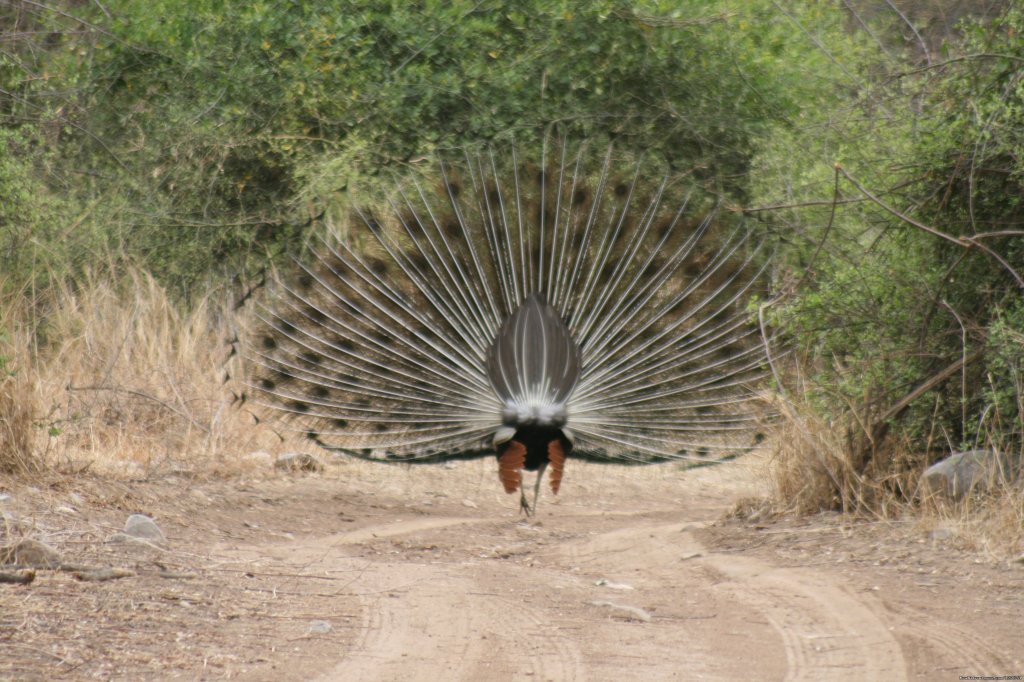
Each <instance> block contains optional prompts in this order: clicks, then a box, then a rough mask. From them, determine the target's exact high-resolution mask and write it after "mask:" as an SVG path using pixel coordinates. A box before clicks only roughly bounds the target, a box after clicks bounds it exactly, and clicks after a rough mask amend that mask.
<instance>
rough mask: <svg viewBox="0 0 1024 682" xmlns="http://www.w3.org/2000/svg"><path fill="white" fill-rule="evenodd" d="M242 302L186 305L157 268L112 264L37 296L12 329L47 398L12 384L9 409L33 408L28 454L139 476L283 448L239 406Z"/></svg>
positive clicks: (23, 442)
mask: <svg viewBox="0 0 1024 682" xmlns="http://www.w3.org/2000/svg"><path fill="white" fill-rule="evenodd" d="M232 302H233V299H232V296H231V295H230V294H229V293H227V292H224V291H217V292H214V293H213V294H211V295H209V296H207V297H206V298H205V299H203V300H201V301H198V302H197V303H196V304H194V305H193V306H192V307H191V309H190V310H188V311H183V310H182V309H181V308H179V307H178V306H176V305H175V304H174V303H173V302H172V301H171V300H170V299H169V297H168V295H167V292H166V291H164V290H163V289H162V288H161V287H160V285H159V284H158V283H157V282H156V281H155V280H154V279H153V278H152V277H151V276H149V275H147V274H145V273H141V272H137V271H136V272H129V273H127V274H122V275H119V276H116V277H115V276H114V275H111V274H110V273H109V271H108V272H107V273H106V274H96V275H93V276H90V277H87V278H85V279H84V281H82V282H80V283H78V285H77V286H74V287H72V286H70V285H65V286H62V287H59V288H56V289H54V290H52V291H50V292H48V293H47V295H46V297H45V298H40V299H36V300H33V301H31V302H27V303H25V304H24V305H23V306H22V307H21V310H20V312H19V313H18V314H15V315H12V316H9V317H10V319H9V320H8V321H7V328H8V329H10V330H11V332H10V341H11V345H12V346H14V347H15V348H17V349H18V352H19V354H20V356H22V357H23V358H24V362H23V363H19V365H18V366H20V367H24V368H27V369H25V370H23V371H21V372H19V373H18V375H17V376H16V378H17V380H18V381H19V382H20V383H19V384H17V386H19V387H20V388H18V389H17V391H18V392H19V393H20V394H22V395H28V394H29V390H28V388H27V387H32V388H33V391H31V393H33V394H34V395H35V397H36V401H35V403H32V402H31V401H28V400H26V401H24V402H22V401H21V400H20V399H15V398H8V397H5V396H7V395H8V394H10V393H11V391H12V390H14V389H7V390H5V389H3V388H0V410H8V411H11V410H13V414H17V415H21V416H20V417H19V419H20V421H19V422H18V424H19V427H18V429H17V432H18V433H19V434H21V435H20V436H19V439H20V440H18V441H17V442H18V443H19V444H20V447H21V450H20V452H22V453H23V454H21V455H20V457H21V458H23V459H25V460H27V461H31V462H32V464H31V466H32V467H36V468H38V467H42V466H44V465H55V464H56V465H59V466H62V467H64V466H68V467H69V468H72V469H75V470H78V469H81V468H83V467H89V468H92V469H99V470H101V471H103V470H105V471H110V472H114V473H124V474H127V475H130V476H138V475H143V474H145V473H147V472H150V471H153V470H154V469H159V468H161V467H164V468H189V469H194V468H196V467H197V466H199V465H200V464H205V465H213V466H214V467H217V466H221V465H222V464H225V463H228V462H230V461H232V460H234V461H237V460H238V457H237V455H239V454H244V453H246V452H250V451H252V450H257V449H264V450H273V449H277V448H278V447H279V446H280V439H279V438H278V437H277V436H276V435H275V434H273V433H271V432H270V431H269V430H267V429H264V428H262V427H259V426H257V425H256V424H255V420H254V419H253V418H252V416H251V415H250V414H249V413H248V412H247V411H246V410H244V409H241V410H240V409H238V407H237V405H233V404H232V403H233V400H234V397H235V396H236V395H239V394H240V393H241V391H242V390H243V388H242V387H241V386H240V385H239V382H238V381H237V380H236V379H235V378H234V377H235V376H236V374H237V367H236V364H237V358H232V357H230V355H231V353H230V350H231V347H230V345H229V344H228V340H229V339H231V338H233V337H234V335H235V333H236V329H235V328H234V327H235V325H236V324H237V322H236V321H235V320H236V316H235V315H234V314H233V312H232V311H231V304H232ZM5 385H6V384H5ZM33 404H34V405H36V407H35V408H34V409H33V408H32V405H33ZM6 405H10V406H9V407H5V406H6ZM33 411H34V414H32V412H33ZM4 437H5V436H4V435H2V434H0V443H3V440H2V439H3V438H4ZM7 437H10V436H7Z"/></svg>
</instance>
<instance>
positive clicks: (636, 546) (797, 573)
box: [560, 519, 906, 681]
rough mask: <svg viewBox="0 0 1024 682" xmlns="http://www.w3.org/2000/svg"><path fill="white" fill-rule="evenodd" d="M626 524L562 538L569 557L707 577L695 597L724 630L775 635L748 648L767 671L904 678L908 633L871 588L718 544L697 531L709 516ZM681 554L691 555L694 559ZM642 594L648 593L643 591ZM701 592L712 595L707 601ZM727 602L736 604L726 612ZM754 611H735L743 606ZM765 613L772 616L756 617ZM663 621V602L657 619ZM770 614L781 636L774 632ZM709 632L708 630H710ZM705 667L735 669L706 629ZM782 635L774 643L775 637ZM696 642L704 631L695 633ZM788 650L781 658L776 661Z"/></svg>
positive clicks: (679, 576)
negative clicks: (860, 589) (699, 520)
mask: <svg viewBox="0 0 1024 682" xmlns="http://www.w3.org/2000/svg"><path fill="white" fill-rule="evenodd" d="M638 521H639V523H636V524H634V525H632V526H630V527H627V528H620V529H616V530H614V531H611V532H607V533H602V534H598V535H596V536H594V537H591V538H588V539H587V540H586V541H584V542H582V543H577V544H576V545H574V546H569V547H566V548H563V549H562V550H560V551H562V552H564V553H565V555H566V557H567V559H568V560H569V562H588V563H589V564H590V566H591V569H592V570H593V569H595V568H600V569H601V570H602V571H604V572H606V573H608V572H610V573H613V574H616V575H630V574H632V575H638V576H640V578H639V581H638V582H639V585H638V587H641V588H642V587H643V586H644V584H645V583H646V584H647V585H648V586H649V587H650V588H653V589H656V590H658V591H660V592H662V593H663V594H664V593H666V592H670V591H671V590H672V589H673V587H674V586H676V585H678V583H679V582H680V581H684V580H686V579H687V578H689V579H694V578H696V579H700V577H701V573H702V571H700V570H698V569H704V571H703V573H704V576H703V580H702V581H701V582H700V583H698V584H697V585H696V588H697V591H699V592H700V593H702V594H703V596H704V599H703V600H702V599H700V598H698V599H693V600H691V601H693V602H695V604H694V605H695V606H696V607H698V608H703V609H717V613H718V617H719V618H722V616H723V615H726V616H729V617H730V618H731V620H730V618H725V619H723V620H724V621H725V622H727V623H728V624H723V625H721V626H720V627H718V628H717V632H718V634H721V632H722V630H725V631H726V632H728V631H730V630H732V629H733V628H740V630H739V632H741V633H742V638H743V639H747V640H748V641H750V642H754V641H759V642H762V643H763V642H766V641H767V642H769V648H768V650H764V649H761V650H755V649H753V648H751V649H750V650H748V652H747V655H748V656H749V655H751V654H755V651H756V654H755V656H756V658H757V659H758V661H759V663H758V668H759V676H764V677H768V675H766V674H764V673H766V672H767V670H768V669H771V668H772V667H773V665H774V666H775V667H778V664H779V663H782V664H783V666H782V668H783V669H782V670H781V672H782V674H781V675H780V676H781V677H782V678H783V679H785V680H793V681H796V680H851V681H852V680H857V681H861V680H905V679H906V665H905V662H904V659H903V655H902V652H901V649H900V646H899V643H898V642H897V640H896V639H895V637H894V636H893V634H892V632H890V630H889V626H888V625H887V624H886V623H885V622H883V620H882V619H881V618H879V617H878V615H876V612H875V610H874V607H873V605H872V602H873V601H874V597H873V596H872V595H857V594H854V593H853V592H851V591H850V590H849V589H848V588H847V587H845V586H843V585H841V584H837V583H835V582H834V581H833V580H832V579H830V578H828V577H826V576H824V575H821V574H817V573H814V572H812V571H810V570H806V569H791V568H779V567H775V566H772V565H770V564H766V563H764V562H762V561H759V560H756V559H753V558H750V557H740V556H735V555H726V554H716V553H709V552H708V550H707V548H705V547H704V546H702V545H701V544H700V543H699V542H698V541H697V540H696V539H695V538H694V537H693V535H692V534H691V533H690V530H691V529H693V528H696V527H699V525H700V524H694V523H685V522H682V523H680V522H678V521H677V522H673V523H668V524H666V523H664V522H661V521H650V520H648V521H646V522H645V521H644V520H642V519H638ZM681 562H685V564H686V568H684V567H683V565H682V564H681ZM637 596H638V597H642V596H643V593H642V592H640V593H639V594H638V595H637ZM702 601H703V602H705V603H703V604H702ZM723 609H724V610H725V611H727V613H725V614H723ZM740 614H747V617H744V618H740V619H739V620H738V621H737V620H736V616H737V615H740ZM752 614H759V615H760V616H761V617H763V618H764V621H762V622H760V623H759V622H758V621H757V620H756V619H755V618H752V617H750V616H751V615H752ZM657 621H658V615H657V612H655V615H654V622H655V623H656V622H657ZM764 624H767V625H768V626H769V627H770V629H771V630H772V632H773V634H774V638H772V637H766V634H765V633H764V632H760V633H759V632H758V630H759V629H764ZM705 637H707V636H706V635H705ZM707 639H708V640H709V641H708V642H706V654H707V656H708V657H709V658H710V660H709V661H706V662H705V666H706V667H704V669H703V671H702V672H703V673H704V674H706V675H709V676H713V677H715V676H719V675H721V676H722V678H723V679H728V677H729V676H730V675H731V674H732V671H731V670H730V668H729V665H728V664H729V661H727V660H725V659H726V658H728V657H729V656H731V655H732V654H733V652H732V651H730V650H729V649H728V648H726V647H721V646H719V643H718V642H716V641H714V640H716V639H719V638H718V637H717V636H716V635H714V634H713V635H712V636H711V637H707ZM772 639H774V646H772V645H771V640H772ZM690 641H691V642H692V643H694V644H695V643H697V641H699V640H695V639H691V640H690ZM773 658H781V659H782V660H781V661H774V662H773V661H772V659H773Z"/></svg>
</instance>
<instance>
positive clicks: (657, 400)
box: [246, 142, 770, 516]
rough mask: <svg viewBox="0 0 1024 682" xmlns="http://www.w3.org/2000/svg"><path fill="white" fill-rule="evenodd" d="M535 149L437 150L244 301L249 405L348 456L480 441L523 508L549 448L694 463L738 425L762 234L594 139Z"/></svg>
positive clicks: (550, 457)
mask: <svg viewBox="0 0 1024 682" xmlns="http://www.w3.org/2000/svg"><path fill="white" fill-rule="evenodd" d="M539 157H540V158H539V159H533V160H530V161H523V160H521V159H520V158H519V157H518V153H517V150H516V148H515V146H509V148H506V149H496V148H490V149H485V150H483V151H477V152H469V151H466V152H463V153H461V154H456V155H451V156H449V157H446V158H443V159H441V160H439V161H438V162H437V163H436V166H435V168H436V170H434V171H433V172H432V174H430V175H429V177H422V176H423V174H421V177H414V178H413V179H411V180H405V181H400V182H396V183H395V188H394V191H393V192H392V193H391V195H390V197H389V198H388V199H387V200H385V201H380V202H378V203H377V204H376V205H375V207H374V208H373V209H370V208H356V209H352V212H351V220H349V221H348V224H347V226H346V227H347V229H346V230H345V232H344V233H343V234H341V235H340V236H335V238H333V239H330V240H329V239H328V238H326V237H325V238H322V239H321V240H320V243H319V244H318V245H317V246H315V247H314V248H312V249H311V250H310V251H311V255H310V257H309V259H308V260H307V261H305V262H303V263H299V264H296V265H295V267H294V268H293V271H292V272H291V273H290V274H288V275H281V276H278V277H276V278H275V281H274V282H273V284H272V286H271V287H269V293H268V295H267V296H265V297H264V300H263V301H262V303H261V304H260V306H259V308H258V313H257V317H258V320H259V321H258V323H257V325H256V329H255V330H254V332H253V333H252V335H251V337H250V341H249V343H248V344H247V351H246V358H247V360H248V366H249V368H250V371H249V379H248V385H249V387H250V388H251V390H252V393H253V394H254V395H255V397H256V401H257V402H258V403H259V404H260V405H262V406H265V407H269V408H272V409H273V410H275V411H277V412H278V413H279V414H280V415H282V416H284V417H286V418H287V420H288V422H289V423H290V424H291V426H292V427H293V428H295V429H298V430H299V431H301V432H302V433H304V434H305V435H306V437H308V438H309V439H311V440H312V441H314V442H315V443H317V444H318V445H319V446H321V447H323V448H326V449H328V450H331V451H335V452H338V453H343V454H345V455H350V456H353V457H358V458H361V459H366V460H371V461H379V462H391V463H396V462H404V463H428V462H443V461H447V460H452V459H468V458H478V457H489V456H493V457H496V458H497V468H498V477H499V480H500V483H501V485H502V486H503V487H504V490H505V491H506V492H507V493H509V494H513V493H516V492H519V494H520V500H519V501H520V509H521V511H522V512H525V513H526V514H527V515H528V516H529V515H530V514H531V513H533V512H534V511H535V510H536V505H537V499H538V496H539V494H540V487H541V480H542V478H543V476H544V474H545V472H546V471H548V472H549V476H548V480H549V484H550V488H551V491H552V493H554V494H557V493H558V491H559V488H560V487H561V485H562V481H563V476H564V474H565V467H566V462H567V460H568V459H570V458H573V459H587V460H593V461H600V462H608V463H619V464H648V463H654V462H665V461H680V460H682V461H691V462H696V463H707V462H715V461H719V460H721V459H725V458H729V457H732V456H734V455H735V454H736V453H738V452H743V451H745V450H747V449H749V448H750V447H751V446H752V445H753V444H754V443H756V442H759V440H760V439H761V438H762V436H761V429H762V427H763V424H764V421H765V410H764V407H763V401H762V400H761V397H760V395H761V391H762V390H763V385H764V382H765V379H766V377H767V376H768V363H767V359H768V352H769V350H768V349H769V344H768V342H767V339H765V338H764V335H763V333H762V331H761V328H760V326H759V325H758V324H756V322H755V320H754V319H753V318H754V316H752V315H751V306H750V302H751V300H752V299H754V297H757V296H763V295H765V294H766V292H767V284H766V281H765V280H766V279H767V277H766V276H765V273H766V268H767V265H768V264H769V263H770V258H769V255H770V254H769V253H768V251H769V249H768V247H767V246H766V243H767V242H766V240H765V239H764V238H763V236H759V235H758V234H756V232H755V231H754V230H752V229H749V228H747V227H745V226H743V225H737V224H736V221H735V220H732V221H731V222H730V221H729V220H725V219H723V218H722V217H721V216H720V215H719V213H718V212H717V211H716V210H715V208H714V206H709V203H710V202H709V201H708V200H707V199H706V198H705V199H701V200H694V199H693V196H694V194H695V193H694V192H693V191H692V190H691V191H690V192H688V193H687V192H684V191H682V190H681V189H680V188H679V187H678V186H677V185H679V184H680V183H678V182H677V181H674V180H673V178H672V177H671V176H670V175H667V174H666V175H664V177H661V178H659V179H657V180H654V181H652V180H651V179H650V178H649V175H650V173H645V172H644V168H645V164H644V162H643V161H637V160H636V159H635V158H624V155H622V154H618V153H616V151H615V150H614V148H611V147H609V148H608V149H607V150H604V151H600V150H599V151H597V152H595V151H594V150H593V148H592V147H590V146H588V145H585V144H583V145H579V146H578V147H576V148H575V149H574V148H572V147H571V146H570V145H569V144H567V143H564V142H546V143H544V144H543V145H541V150H540V155H539ZM591 166H592V167H593V170H589V168H590V167H591ZM699 196H705V195H703V194H700V195H699ZM524 471H531V472H532V471H536V472H537V474H536V481H535V484H534V491H533V503H532V504H530V503H529V502H528V500H527V496H526V491H525V487H526V486H525V485H524V482H523V472H524Z"/></svg>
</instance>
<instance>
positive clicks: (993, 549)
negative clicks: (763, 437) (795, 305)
mask: <svg viewBox="0 0 1024 682" xmlns="http://www.w3.org/2000/svg"><path fill="white" fill-rule="evenodd" d="M800 394H801V395H802V393H800ZM867 424H870V421H869V420H868V419H867V418H866V417H865V415H863V414H856V413H855V412H854V411H853V410H851V411H850V413H848V414H847V415H845V416H844V418H843V420H837V421H835V422H832V423H828V422H826V421H824V420H823V419H822V418H821V417H820V416H818V414H817V413H816V412H815V410H814V409H813V408H812V406H810V405H809V404H806V403H803V402H799V401H797V400H788V401H786V400H780V419H779V425H778V429H777V432H776V434H775V438H774V439H773V441H772V442H773V447H772V452H771V456H770V461H769V481H770V487H771V494H772V498H773V503H774V505H775V507H776V508H777V509H779V510H781V511H785V512H790V513H798V514H814V513H817V512H820V511H825V510H830V511H840V512H843V513H844V514H845V515H847V516H848V517H867V518H871V519H877V520H888V519H896V518H902V519H904V520H911V521H914V522H916V523H917V524H918V525H919V526H920V527H921V529H922V530H923V531H924V532H925V533H933V534H934V535H935V536H936V537H939V538H942V539H945V540H948V541H950V542H953V543H955V544H956V545H958V546H960V547H962V548H964V549H967V550H969V551H975V552H980V553H982V554H985V555H986V556H988V557H989V558H992V559H1005V558H1015V557H1018V556H1020V555H1021V553H1022V552H1024V481H1022V480H1020V479H1017V480H1015V481H1014V480H999V481H997V482H996V484H995V485H992V486H990V487H989V488H988V489H987V490H985V491H979V492H976V493H974V494H972V495H970V496H968V497H966V498H965V499H963V500H960V501H952V500H949V499H947V498H946V497H944V496H942V495H938V494H933V493H930V492H928V491H927V490H926V489H925V488H923V487H922V486H921V475H922V473H923V472H924V469H925V468H926V467H927V465H928V464H929V457H928V456H927V455H926V454H919V453H914V452H913V451H912V450H911V449H910V448H908V447H907V446H906V445H905V444H901V443H893V442H883V443H878V444H876V445H877V446H878V447H876V448H875V449H874V450H873V451H872V452H871V456H870V457H867V458H865V456H864V454H865V453H864V450H863V447H861V446H862V445H863V443H864V442H865V440H864V438H863V434H864V433H865V432H866V431H867V428H866V426H865V425H867ZM931 459H932V460H934V456H932V457H931Z"/></svg>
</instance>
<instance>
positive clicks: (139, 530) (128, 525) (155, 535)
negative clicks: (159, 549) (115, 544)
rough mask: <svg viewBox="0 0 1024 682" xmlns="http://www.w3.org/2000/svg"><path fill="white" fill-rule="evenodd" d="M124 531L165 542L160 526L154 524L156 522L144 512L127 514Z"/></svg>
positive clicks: (131, 534)
mask: <svg viewBox="0 0 1024 682" xmlns="http://www.w3.org/2000/svg"><path fill="white" fill-rule="evenodd" d="M124 532H125V534H126V535H130V536H132V537H135V538H142V539H143V540H149V541H150V542H157V543H163V542H167V538H165V537H164V532H163V531H162V530H160V526H158V525H156V522H155V521H154V520H153V519H151V518H149V517H148V516H146V515H145V514H132V515H131V516H129V517H128V520H127V521H125V523H124Z"/></svg>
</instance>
